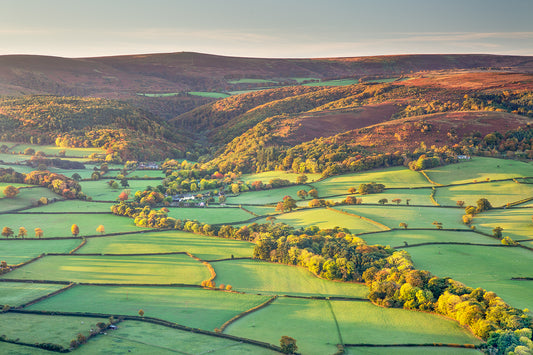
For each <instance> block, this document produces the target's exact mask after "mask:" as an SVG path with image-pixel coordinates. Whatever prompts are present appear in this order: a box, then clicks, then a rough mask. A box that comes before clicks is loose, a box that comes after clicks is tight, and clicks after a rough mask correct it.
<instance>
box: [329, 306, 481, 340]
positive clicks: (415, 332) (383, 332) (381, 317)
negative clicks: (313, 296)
mask: <svg viewBox="0 0 533 355" xmlns="http://www.w3.org/2000/svg"><path fill="white" fill-rule="evenodd" d="M330 303H331V307H332V309H333V312H334V313H335V316H336V318H337V322H338V323H339V328H340V331H341V334H342V339H343V340H344V342H345V343H348V344H355V343H367V344H368V343H370V344H408V343H414V344H424V343H457V344H479V343H480V340H479V339H477V338H476V337H474V336H473V335H472V334H470V333H469V332H468V330H466V329H465V328H463V327H461V326H460V325H459V324H457V322H454V321H452V320H450V319H446V318H444V317H440V316H438V315H434V314H429V313H423V312H413V311H409V310H405V309H397V308H383V307H377V306H374V305H373V304H371V303H368V302H350V301H330Z"/></svg>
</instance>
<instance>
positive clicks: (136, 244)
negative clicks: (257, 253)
mask: <svg viewBox="0 0 533 355" xmlns="http://www.w3.org/2000/svg"><path fill="white" fill-rule="evenodd" d="M252 250H253V244H252V243H248V242H243V241H238V240H232V239H222V238H216V237H206V236H202V235H198V234H192V233H187V232H181V231H169V232H157V231H154V232H151V233H141V234H126V235H117V236H113V237H105V238H90V239H88V240H87V244H86V245H85V246H84V247H82V248H81V249H80V250H79V253H88V254H90V253H104V254H119V253H164V252H179V251H182V252H189V253H191V254H193V255H195V256H197V257H199V258H201V259H204V260H213V259H223V258H230V257H231V255H233V256H234V257H236V258H241V257H250V256H252Z"/></svg>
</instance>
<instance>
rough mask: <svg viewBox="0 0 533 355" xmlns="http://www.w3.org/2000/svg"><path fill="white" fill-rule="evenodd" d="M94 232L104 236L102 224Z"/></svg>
mask: <svg viewBox="0 0 533 355" xmlns="http://www.w3.org/2000/svg"><path fill="white" fill-rule="evenodd" d="M96 231H97V232H98V233H100V234H104V233H105V227H104V225H103V224H100V225H99V226H98V227H96Z"/></svg>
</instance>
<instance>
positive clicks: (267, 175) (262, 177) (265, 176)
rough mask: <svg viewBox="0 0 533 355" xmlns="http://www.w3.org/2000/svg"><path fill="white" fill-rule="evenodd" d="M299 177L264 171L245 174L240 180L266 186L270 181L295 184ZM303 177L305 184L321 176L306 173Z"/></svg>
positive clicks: (281, 172) (280, 172)
mask: <svg viewBox="0 0 533 355" xmlns="http://www.w3.org/2000/svg"><path fill="white" fill-rule="evenodd" d="M300 175H301V174H295V173H290V172H287V171H265V172H263V173H257V174H245V175H243V176H241V177H240V180H242V181H243V182H245V183H248V184H250V183H252V182H254V181H262V182H263V184H268V183H269V182H270V180H272V179H282V180H289V181H290V182H292V183H296V179H297V178H298V176H300ZM304 175H305V176H307V183H310V182H313V181H315V180H318V179H319V178H320V176H321V174H313V173H306V174H304ZM302 188H307V187H302Z"/></svg>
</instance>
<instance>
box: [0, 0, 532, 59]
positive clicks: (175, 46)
mask: <svg viewBox="0 0 533 355" xmlns="http://www.w3.org/2000/svg"><path fill="white" fill-rule="evenodd" d="M532 17H533V0H366V1H360V0H189V1H182V0H0V55H4V54H39V55H53V56H62V57H96V56H111V55H123V54H143V53H169V52H183V51H186V52H201V53H210V54H219V55H228V56H240V57H264V58H319V57H353V56H371V55H386V54H420V53H438V54H441V53H489V54H509V55H533V19H532Z"/></svg>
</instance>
